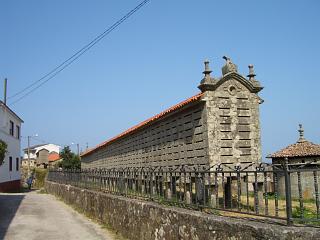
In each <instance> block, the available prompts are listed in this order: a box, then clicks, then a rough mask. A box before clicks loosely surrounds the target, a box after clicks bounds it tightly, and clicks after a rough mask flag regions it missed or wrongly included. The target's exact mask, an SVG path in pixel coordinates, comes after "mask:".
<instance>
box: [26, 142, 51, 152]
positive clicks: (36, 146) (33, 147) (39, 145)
mask: <svg viewBox="0 0 320 240" xmlns="http://www.w3.org/2000/svg"><path fill="white" fill-rule="evenodd" d="M45 145H48V143H44V144H37V145H33V146H31V147H29V149H30V150H33V149H35V148H38V147H42V146H45ZM27 150H28V148H24V149H23V151H27Z"/></svg>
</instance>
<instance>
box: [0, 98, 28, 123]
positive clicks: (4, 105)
mask: <svg viewBox="0 0 320 240" xmlns="http://www.w3.org/2000/svg"><path fill="white" fill-rule="evenodd" d="M0 106H3V107H4V108H6V109H7V110H8V111H9V112H10V113H11V114H12V115H14V116H15V117H16V118H18V119H19V120H20V121H21V122H22V123H23V120H22V119H21V118H20V117H19V116H18V115H17V114H16V113H15V112H14V111H12V110H11V109H10V108H9V107H8V105H6V104H5V103H4V102H2V101H1V100H0Z"/></svg>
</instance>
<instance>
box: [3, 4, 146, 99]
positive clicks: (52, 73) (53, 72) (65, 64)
mask: <svg viewBox="0 0 320 240" xmlns="http://www.w3.org/2000/svg"><path fill="white" fill-rule="evenodd" d="M150 1H151V0H144V1H142V2H141V3H140V4H138V5H137V6H136V7H135V8H133V9H132V10H130V11H129V12H128V13H127V14H125V15H124V16H123V17H122V18H121V19H120V20H118V21H117V22H115V23H114V24H113V25H111V26H110V27H109V28H108V29H107V30H105V31H104V32H103V33H101V34H100V35H98V36H97V37H95V38H94V39H93V40H92V41H91V42H89V43H88V44H86V45H85V46H84V47H82V48H81V49H80V50H78V51H77V52H76V53H74V54H73V55H72V56H71V57H69V58H68V59H67V60H65V61H64V62H62V63H61V64H59V65H58V66H57V67H55V68H54V69H53V70H51V71H50V72H49V73H47V74H45V75H44V76H43V77H41V78H40V79H38V80H36V81H35V82H33V83H31V84H30V85H28V86H27V87H25V88H24V89H22V90H21V91H19V92H17V93H15V94H14V95H12V96H10V97H8V99H11V98H14V97H17V96H19V95H20V94H22V93H24V92H25V91H27V90H29V89H30V88H31V90H29V91H28V92H26V93H25V94H23V95H22V96H21V97H20V98H18V99H17V100H15V101H13V102H12V103H11V104H10V105H13V104H15V103H17V102H19V101H20V100H22V99H23V98H25V97H27V96H28V95H30V94H31V93H32V92H34V91H35V90H37V89H38V88H40V87H41V86H42V85H44V84H45V83H46V82H48V81H49V80H51V79H52V78H54V77H55V76H56V75H57V74H59V73H60V72H62V71H63V70H64V69H65V68H67V67H68V66H69V65H70V64H72V63H73V62H74V61H76V60H77V59H78V58H79V57H81V56H82V55H83V54H84V53H85V52H87V51H88V50H89V49H91V48H92V47H93V46H94V45H96V44H97V43H98V42H99V41H101V40H102V39H103V38H104V37H106V36H107V35H108V34H110V33H111V32H112V31H113V30H115V29H116V28H117V27H118V26H119V25H121V24H122V23H123V22H124V21H126V20H127V19H128V18H129V17H131V16H132V15H133V14H134V13H135V12H137V11H138V10H139V9H140V8H142V7H143V6H144V5H145V4H147V3H148V2H150ZM49 76H50V77H49ZM47 77H49V78H48V79H46V78H47ZM44 79H46V80H45V81H43V80H44ZM38 83H39V84H38ZM37 84H38V85H37ZM33 86H35V87H34V88H32V87H33Z"/></svg>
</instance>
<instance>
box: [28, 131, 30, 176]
mask: <svg viewBox="0 0 320 240" xmlns="http://www.w3.org/2000/svg"><path fill="white" fill-rule="evenodd" d="M28 176H30V136H28Z"/></svg>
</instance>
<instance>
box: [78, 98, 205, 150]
mask: <svg viewBox="0 0 320 240" xmlns="http://www.w3.org/2000/svg"><path fill="white" fill-rule="evenodd" d="M202 96H203V93H202V92H200V93H198V94H196V95H194V96H192V97H190V98H187V99H185V100H183V101H181V102H179V103H177V104H175V105H173V106H171V107H169V108H167V109H166V110H164V111H162V112H160V113H158V114H156V115H154V116H153V117H150V118H148V119H146V120H144V121H142V122H140V123H138V124H136V125H134V126H133V127H131V128H128V129H127V130H125V131H123V132H122V133H120V134H118V135H116V136H114V137H112V138H110V139H108V140H106V141H104V142H102V143H100V144H98V145H97V146H96V147H94V148H91V149H88V150H87V151H85V152H84V153H82V154H81V156H84V155H87V154H90V153H92V152H94V151H95V150H97V149H99V148H101V147H103V146H106V145H107V144H109V143H111V142H113V141H116V140H117V139H120V138H121V137H124V136H126V135H128V134H130V133H132V132H134V131H136V130H138V129H140V128H141V127H143V126H146V125H147V124H149V123H151V122H154V121H156V120H158V119H160V118H162V117H164V116H166V115H167V114H169V113H171V112H174V111H176V110H178V109H180V108H182V107H183V106H186V105H187V104H189V103H191V102H195V101H197V100H199V99H200V98H201V97H202Z"/></svg>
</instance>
